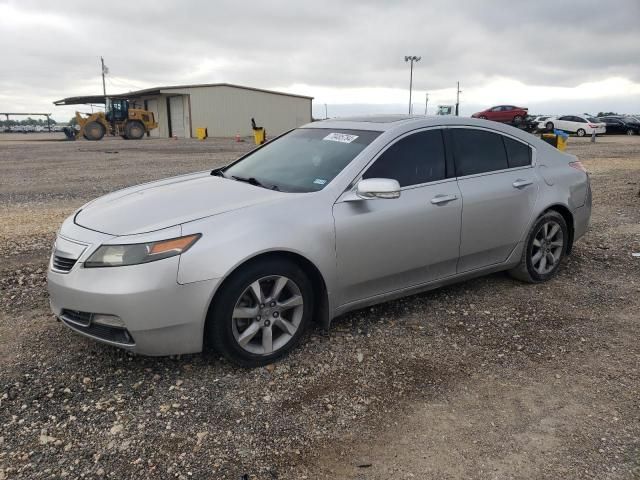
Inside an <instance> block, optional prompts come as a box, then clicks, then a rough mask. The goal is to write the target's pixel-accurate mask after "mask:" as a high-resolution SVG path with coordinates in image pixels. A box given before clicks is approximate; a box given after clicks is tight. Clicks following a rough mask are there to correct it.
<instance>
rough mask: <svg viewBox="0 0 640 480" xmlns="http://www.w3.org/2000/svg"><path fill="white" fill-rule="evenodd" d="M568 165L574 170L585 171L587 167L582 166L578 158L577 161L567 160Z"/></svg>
mask: <svg viewBox="0 0 640 480" xmlns="http://www.w3.org/2000/svg"><path fill="white" fill-rule="evenodd" d="M569 166H570V167H572V168H575V169H576V170H580V171H581V172H584V173H587V169H586V168H584V165H583V164H582V162H581V161H579V160H578V161H577V162H569Z"/></svg>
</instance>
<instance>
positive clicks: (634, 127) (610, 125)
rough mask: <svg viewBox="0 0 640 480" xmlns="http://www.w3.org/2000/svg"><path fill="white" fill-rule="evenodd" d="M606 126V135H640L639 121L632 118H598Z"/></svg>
mask: <svg viewBox="0 0 640 480" xmlns="http://www.w3.org/2000/svg"><path fill="white" fill-rule="evenodd" d="M598 120H599V121H601V122H604V123H605V124H606V126H607V133H612V134H616V133H617V134H620V133H624V134H627V135H637V134H638V133H640V120H637V119H635V118H634V117H598Z"/></svg>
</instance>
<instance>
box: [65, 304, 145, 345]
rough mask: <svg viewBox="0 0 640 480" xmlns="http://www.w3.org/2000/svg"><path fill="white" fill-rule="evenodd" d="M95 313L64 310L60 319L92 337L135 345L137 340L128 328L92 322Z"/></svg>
mask: <svg viewBox="0 0 640 480" xmlns="http://www.w3.org/2000/svg"><path fill="white" fill-rule="evenodd" d="M92 317H93V314H91V313H88V312H78V311H75V310H62V313H61V314H60V319H61V320H62V321H63V322H64V323H65V324H66V325H68V326H70V327H71V328H73V329H74V330H77V331H78V332H81V333H84V334H86V335H90V336H92V337H95V338H98V339H101V340H106V341H108V342H115V343H121V344H124V345H135V344H136V342H135V341H134V340H133V337H132V336H131V334H130V333H129V330H127V329H126V328H118V327H110V326H108V325H101V324H98V323H91V318H92Z"/></svg>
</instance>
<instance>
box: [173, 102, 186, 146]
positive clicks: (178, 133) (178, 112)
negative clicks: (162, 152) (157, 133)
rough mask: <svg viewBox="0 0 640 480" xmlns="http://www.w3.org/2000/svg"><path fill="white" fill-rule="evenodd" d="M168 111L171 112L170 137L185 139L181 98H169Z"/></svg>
mask: <svg viewBox="0 0 640 480" xmlns="http://www.w3.org/2000/svg"><path fill="white" fill-rule="evenodd" d="M169 110H170V111H171V136H172V137H180V138H184V137H186V136H187V135H186V130H187V129H186V128H185V121H184V102H183V100H182V97H169Z"/></svg>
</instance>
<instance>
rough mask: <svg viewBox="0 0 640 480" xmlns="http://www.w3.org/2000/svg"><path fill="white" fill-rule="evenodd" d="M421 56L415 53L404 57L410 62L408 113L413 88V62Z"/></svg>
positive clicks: (417, 60)
mask: <svg viewBox="0 0 640 480" xmlns="http://www.w3.org/2000/svg"><path fill="white" fill-rule="evenodd" d="M421 58H422V57H416V56H415V55H405V57H404V61H405V62H410V63H411V67H410V70H409V115H411V90H412V89H413V62H419V61H420V59H421Z"/></svg>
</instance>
